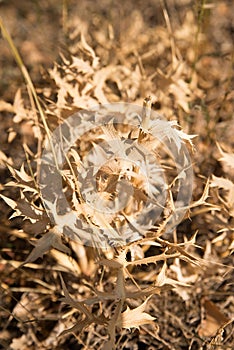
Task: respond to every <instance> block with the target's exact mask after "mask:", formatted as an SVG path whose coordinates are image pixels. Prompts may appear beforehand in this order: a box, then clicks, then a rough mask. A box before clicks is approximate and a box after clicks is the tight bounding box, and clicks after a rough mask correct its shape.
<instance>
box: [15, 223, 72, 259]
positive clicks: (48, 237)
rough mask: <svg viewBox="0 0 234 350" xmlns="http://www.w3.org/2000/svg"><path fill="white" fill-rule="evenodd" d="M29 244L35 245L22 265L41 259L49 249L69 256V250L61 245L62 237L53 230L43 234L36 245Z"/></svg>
mask: <svg viewBox="0 0 234 350" xmlns="http://www.w3.org/2000/svg"><path fill="white" fill-rule="evenodd" d="M31 243H32V244H33V245H35V248H34V249H33V250H32V252H31V253H30V254H29V256H28V257H27V259H26V260H25V262H24V263H23V264H22V265H25V264H28V263H31V262H33V261H35V260H37V259H38V258H40V257H43V255H44V254H45V253H47V252H48V251H49V250H50V249H51V248H55V249H58V250H60V251H61V252H63V253H66V254H70V249H69V248H68V247H66V246H65V245H64V244H63V243H62V235H61V234H60V233H59V232H58V231H56V230H53V229H51V230H50V231H49V232H47V233H45V234H43V236H42V237H41V238H40V239H38V240H37V241H36V243H34V242H31Z"/></svg>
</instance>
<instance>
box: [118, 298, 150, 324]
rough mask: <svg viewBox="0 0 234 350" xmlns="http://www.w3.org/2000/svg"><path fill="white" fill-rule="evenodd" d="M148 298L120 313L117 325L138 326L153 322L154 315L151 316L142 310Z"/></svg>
mask: <svg viewBox="0 0 234 350" xmlns="http://www.w3.org/2000/svg"><path fill="white" fill-rule="evenodd" d="M147 302H148V299H146V300H145V302H144V303H143V304H141V305H140V306H138V307H136V308H134V309H130V308H129V307H127V310H125V311H124V312H122V313H121V315H120V317H119V319H118V322H117V325H118V326H119V327H121V328H127V329H130V328H139V327H140V326H143V325H145V324H154V320H155V317H152V316H151V315H149V314H148V313H146V312H144V310H145V308H146V305H147Z"/></svg>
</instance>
